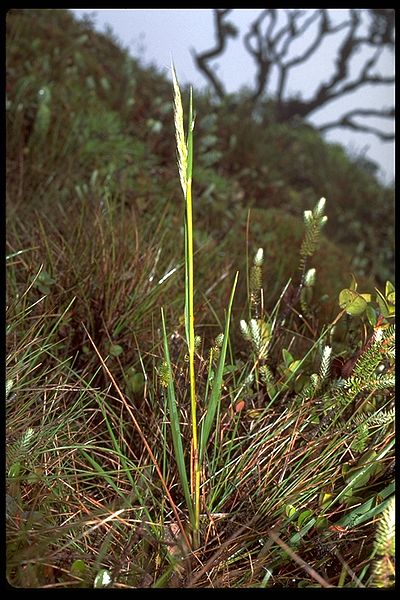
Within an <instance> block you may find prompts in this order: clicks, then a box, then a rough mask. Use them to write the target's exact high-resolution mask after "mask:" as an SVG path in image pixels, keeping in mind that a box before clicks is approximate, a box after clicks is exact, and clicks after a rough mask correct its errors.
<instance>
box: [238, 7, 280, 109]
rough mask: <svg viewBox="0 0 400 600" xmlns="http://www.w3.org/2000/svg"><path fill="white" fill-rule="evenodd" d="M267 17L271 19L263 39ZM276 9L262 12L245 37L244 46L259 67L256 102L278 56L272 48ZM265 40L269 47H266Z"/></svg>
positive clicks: (254, 96)
mask: <svg viewBox="0 0 400 600" xmlns="http://www.w3.org/2000/svg"><path fill="white" fill-rule="evenodd" d="M266 17H270V23H269V26H268V29H267V32H266V35H265V37H263V35H262V32H261V25H262V22H263V20H264V19H265V18H266ZM276 18H277V16H276V9H275V8H268V9H265V10H264V11H262V13H261V14H260V15H259V17H258V18H257V19H256V20H255V21H254V22H253V24H252V25H251V27H250V30H249V32H248V33H247V34H246V35H245V36H244V40H243V41H244V45H245V48H246V49H247V51H248V53H249V54H250V55H251V56H252V57H253V58H254V61H255V63H256V66H257V74H256V81H257V85H256V91H255V93H254V94H253V96H252V98H251V100H252V102H255V101H256V100H257V98H258V97H259V96H261V94H262V93H263V92H264V90H265V88H266V86H267V83H268V79H269V76H270V73H271V67H272V65H273V64H274V62H275V61H276V59H277V58H276V55H275V53H274V47H273V46H272V47H271V39H272V32H273V30H274V27H275V24H276ZM252 39H254V40H255V42H256V48H254V47H253V46H252V45H251V41H252ZM265 40H266V43H267V47H266V45H265Z"/></svg>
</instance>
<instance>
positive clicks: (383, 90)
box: [71, 8, 394, 183]
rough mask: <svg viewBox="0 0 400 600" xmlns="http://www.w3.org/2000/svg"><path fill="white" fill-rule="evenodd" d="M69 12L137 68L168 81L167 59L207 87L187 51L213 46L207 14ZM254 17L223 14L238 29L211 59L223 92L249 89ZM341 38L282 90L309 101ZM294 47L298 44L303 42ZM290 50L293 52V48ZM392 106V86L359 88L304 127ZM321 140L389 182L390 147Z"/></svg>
mask: <svg viewBox="0 0 400 600" xmlns="http://www.w3.org/2000/svg"><path fill="white" fill-rule="evenodd" d="M71 10H72V12H73V13H74V14H75V15H76V16H77V17H82V16H83V15H85V14H90V15H93V14H94V15H96V18H95V24H96V28H97V29H98V30H99V31H104V29H105V27H106V25H110V26H111V27H112V30H113V33H114V34H115V35H116V37H117V38H118V39H119V40H120V41H121V43H122V45H123V46H124V47H127V48H129V50H130V53H131V54H132V55H133V56H135V57H140V58H141V60H142V62H143V64H151V63H152V64H155V65H156V66H157V67H158V68H159V69H161V70H163V71H164V72H165V73H166V74H167V76H169V72H170V60H171V56H172V57H173V60H174V63H175V66H176V70H177V73H178V78H179V80H180V82H181V83H190V84H192V85H193V87H194V89H196V88H202V87H204V86H205V85H207V82H206V80H205V78H204V76H203V75H202V74H201V73H200V72H199V70H198V69H197V68H196V66H195V64H194V61H193V58H192V56H191V54H190V49H191V48H195V49H196V50H197V51H204V50H207V49H210V48H211V47H213V45H214V17H213V11H212V10H211V9H209V8H207V9H193V8H192V9H154V8H153V9H132V8H129V9H71ZM259 13H260V9H234V10H233V11H232V12H231V13H230V14H229V20H230V21H232V22H233V23H235V25H237V26H238V27H239V30H240V36H239V37H238V38H237V39H236V40H232V39H230V40H229V44H228V48H227V50H226V52H225V54H224V55H223V56H221V57H220V58H218V59H217V60H216V63H217V64H218V75H219V76H220V78H221V79H222V80H223V82H224V84H225V87H226V89H227V91H229V92H234V91H237V90H238V89H239V88H240V87H241V86H244V85H249V86H252V85H253V81H254V79H253V78H254V75H255V68H254V63H253V61H252V59H251V57H250V56H249V55H248V53H247V52H246V51H245V49H244V47H243V43H242V38H243V34H244V33H245V32H246V31H247V27H248V25H249V23H251V22H252V21H253V20H254V19H255V17H256V16H258V15H259ZM333 13H334V14H333ZM346 14H347V10H346V9H333V10H330V15H331V16H332V15H333V18H335V19H336V18H338V19H339V20H341V19H342V18H343V16H346ZM310 32H312V29H311V28H310ZM342 39H343V36H342V34H341V33H338V34H337V35H336V34H335V35H332V36H329V37H328V38H327V39H326V41H324V42H323V43H322V44H321V46H320V47H319V49H318V52H316V53H315V55H314V56H312V57H311V59H310V60H309V61H308V62H306V63H304V65H301V66H299V67H298V68H296V69H293V70H292V71H290V76H289V85H288V90H287V91H292V92H297V91H299V92H301V94H302V95H303V97H304V99H307V98H309V97H310V96H311V95H312V93H313V91H314V90H315V88H316V87H317V85H318V84H319V83H321V81H326V80H327V79H328V78H329V77H330V76H331V74H332V72H333V68H334V67H333V65H334V63H333V61H334V59H335V55H336V52H335V50H336V48H337V47H338V44H339V43H340V41H341V40H342ZM300 44H304V39H302V40H301V41H300ZM293 50H294V51H296V48H295V45H294V44H293ZM366 52H367V54H364V53H363V52H360V53H359V54H358V56H356V57H355V58H354V60H353V61H352V63H351V67H352V69H354V77H355V76H356V75H357V74H358V73H359V72H360V68H361V66H362V65H363V64H364V63H365V59H366V58H370V57H371V51H368V50H367V51H366ZM378 66H379V73H380V74H382V75H386V76H391V75H393V74H394V55H393V53H390V52H389V51H384V52H383V53H382V56H381V58H380V60H379V62H378ZM357 67H358V68H357ZM272 83H273V79H272ZM393 104H394V86H390V85H382V86H371V85H365V86H363V87H362V88H360V89H359V90H358V91H356V92H353V93H350V94H347V95H346V96H344V97H343V98H342V99H339V100H337V101H333V102H331V103H330V104H328V105H327V106H326V107H325V108H323V109H321V110H320V111H318V112H315V113H314V114H313V115H312V117H311V118H310V122H311V123H313V124H315V125H322V124H323V123H325V122H329V121H333V120H336V119H337V117H338V116H341V115H342V114H343V113H344V112H346V111H348V110H351V109H353V108H375V109H376V108H378V109H379V108H385V107H386V108H389V107H390V106H393ZM369 124H370V125H371V126H375V127H381V128H382V129H383V130H384V131H385V132H389V131H392V128H393V126H394V125H393V123H392V122H390V121H389V120H388V119H381V120H377V119H375V120H370V121H369ZM325 138H326V139H327V140H328V141H332V142H339V143H341V144H343V145H344V146H345V147H346V148H347V150H348V151H350V153H351V154H355V155H359V154H360V153H361V152H362V151H365V150H366V156H367V157H368V158H370V159H371V160H373V161H374V162H376V163H377V164H378V165H379V166H380V169H381V171H380V173H379V175H380V177H381V178H382V179H383V181H385V182H387V183H389V182H391V181H392V180H393V178H394V142H382V141H381V140H379V139H378V138H377V137H376V136H374V135H372V134H365V133H357V132H354V131H352V130H349V129H333V130H330V131H328V132H327V133H326V134H325Z"/></svg>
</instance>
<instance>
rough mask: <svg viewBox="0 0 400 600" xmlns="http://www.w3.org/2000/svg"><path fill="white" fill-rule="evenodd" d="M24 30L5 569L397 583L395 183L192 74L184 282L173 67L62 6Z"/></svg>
mask: <svg viewBox="0 0 400 600" xmlns="http://www.w3.org/2000/svg"><path fill="white" fill-rule="evenodd" d="M6 33H7V99H6V100H7V132H6V133H7V162H6V169H7V171H6V174H7V214H6V221H7V223H6V224H7V238H6V276H7V285H6V524H7V527H6V532H7V565H6V569H7V571H6V572H7V580H8V582H9V583H10V584H11V585H12V586H14V587H17V588H18V587H20V588H41V587H46V588H50V589H58V588H64V587H67V588H75V587H81V588H93V587H95V588H98V587H113V588H118V589H124V588H125V589H126V588H128V589H132V588H163V587H167V588H174V587H217V588H218V587H244V588H246V587H249V588H251V587H261V588H263V587H274V588H285V587H295V588H300V587H316V586H317V587H321V586H322V587H332V586H333V587H335V586H337V587H390V586H391V585H393V581H394V522H393V517H394V515H393V506H394V504H393V493H394V452H393V445H394V370H395V359H394V324H393V320H394V309H395V291H394V286H393V284H392V283H391V281H387V279H391V275H392V274H393V270H394V265H393V251H394V250H393V218H392V212H393V210H392V209H393V202H392V190H390V189H386V188H384V187H382V186H380V185H379V184H378V183H377V181H376V180H375V179H374V178H373V177H372V176H371V174H368V173H366V172H365V170H363V169H362V168H360V166H357V165H356V164H354V163H352V162H351V161H350V160H349V159H348V158H347V157H346V156H345V154H344V152H343V151H342V150H341V149H340V148H339V147H337V146H336V147H335V146H329V145H327V144H325V143H324V142H323V140H322V139H321V137H320V136H319V135H318V134H317V133H316V132H315V131H313V130H312V129H311V128H309V127H305V126H302V125H298V126H297V127H294V126H293V125H279V126H277V125H276V124H274V123H271V122H270V119H269V118H267V116H266V117H265V122H264V121H263V118H264V117H263V116H262V115H261V116H260V115H258V117H257V119H258V120H257V119H256V118H255V117H254V116H253V117H251V116H250V115H249V112H248V108H247V102H246V98H244V97H239V96H235V97H233V98H231V99H229V102H233V103H234V104H235V110H233V109H232V104H229V105H222V106H216V105H215V104H214V102H213V101H211V100H210V99H209V98H208V97H207V94H204V95H200V94H197V93H196V92H195V94H194V107H195V111H196V124H195V129H194V165H193V227H194V231H193V232H192V233H193V253H194V256H193V262H194V290H191V289H190V286H189V284H188V278H187V277H186V278H185V273H187V272H188V264H189V261H190V260H191V249H189V246H190V244H189V235H188V231H189V229H188V228H189V227H190V225H189V224H188V223H189V216H188V214H189V213H188V209H187V212H186V214H185V215H184V211H185V208H184V205H185V201H184V198H182V189H181V186H180V178H179V175H178V169H177V165H176V147H175V143H174V136H175V131H174V110H173V90H172V85H171V83H170V82H169V81H168V80H167V79H166V78H165V77H164V76H163V75H161V74H159V73H157V71H156V70H154V69H149V68H146V69H144V68H143V67H142V66H141V65H140V64H139V63H138V61H136V60H135V59H133V58H131V57H129V56H128V54H127V52H126V51H125V50H124V49H122V48H120V47H119V46H118V44H116V43H115V41H114V40H113V39H112V36H110V35H109V34H106V35H103V34H98V33H96V32H94V30H93V28H92V26H91V25H90V23H89V22H86V23H81V22H77V21H75V20H74V18H73V16H72V15H71V14H70V13H69V12H68V11H66V10H64V9H57V10H56V9H37V10H36V9H23V10H22V9H21V10H19V9H18V10H16V9H15V10H11V11H9V13H8V15H7V25H6ZM178 75H179V74H178ZM175 93H176V89H175ZM188 99H189V97H188V91H187V90H184V91H183V102H184V104H183V110H184V115H185V118H187V110H188ZM181 126H182V123H181ZM180 149H181V151H182V152H183V154H182V156H183V159H185V156H184V154H185V152H186V151H187V148H186V149H185V143H184V142H183V143H181V146H180ZM182 156H181V160H182ZM189 175H190V173H189V171H186V175H185V176H186V179H188V178H189V179H190V177H189ZM188 185H189V184H188V182H187V181H186V188H185V189H186V192H185V194H184V195H185V196H186V200H187V193H188V192H187V189H188V187H187V186H188ZM324 195H325V196H326V197H327V202H326V203H325V202H324V201H323V200H319V198H321V196H324ZM371 206H373V211H371V209H370V207H371ZM304 211H306V212H305V213H304ZM326 215H327V216H328V222H327V223H325V221H326ZM185 239H186V244H185ZM190 239H191V237H190ZM261 248H262V249H263V251H262V250H260V249H261ZM313 269H316V271H315V272H314V270H313ZM237 271H239V275H236V272H237ZM352 272H353V273H354V274H355V276H356V281H355V280H354V279H352V278H351V273H352ZM236 281H237V286H236V291H235V295H234V297H232V289H233V288H234V286H235V284H236ZM375 284H378V288H379V290H380V292H379V293H377V292H376V290H375V289H374V286H375ZM357 285H358V287H357ZM343 288H347V289H345V290H344V292H343V291H342V290H343ZM339 293H340V297H338V295H339ZM185 299H186V306H189V304H190V302H189V300H192V299H193V307H194V319H193V320H192V321H191V323H192V325H194V329H193V328H192V325H191V328H190V334H189V335H188V333H187V332H188V327H187V323H188V311H187V310H185ZM339 300H340V306H339ZM161 308H163V313H161ZM196 432H197V443H195V435H196ZM196 448H197V449H198V450H197V452H196ZM300 559H301V560H302V561H305V563H306V565H305V566H304V562H303V563H301V564H302V565H303V566H302V567H300V566H299V564H300V563H299V561H300Z"/></svg>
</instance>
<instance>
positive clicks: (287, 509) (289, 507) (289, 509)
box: [285, 504, 297, 519]
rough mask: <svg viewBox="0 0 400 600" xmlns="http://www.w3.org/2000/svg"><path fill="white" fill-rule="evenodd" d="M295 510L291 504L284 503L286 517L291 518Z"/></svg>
mask: <svg viewBox="0 0 400 600" xmlns="http://www.w3.org/2000/svg"><path fill="white" fill-rule="evenodd" d="M296 512H297V510H296V509H295V507H294V506H293V504H286V506H285V513H286V516H287V517H289V518H290V519H291V518H292V517H293V516H294V515H295V514H296Z"/></svg>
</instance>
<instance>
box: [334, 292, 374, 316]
mask: <svg viewBox="0 0 400 600" xmlns="http://www.w3.org/2000/svg"><path fill="white" fill-rule="evenodd" d="M339 306H340V308H342V309H344V310H345V311H346V312H347V314H348V315H351V316H352V317H358V316H360V315H362V313H363V312H364V311H365V309H366V308H367V306H368V305H367V301H366V300H365V298H363V296H361V294H357V292H355V291H353V290H348V289H345V290H342V291H341V292H340V294H339Z"/></svg>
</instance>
